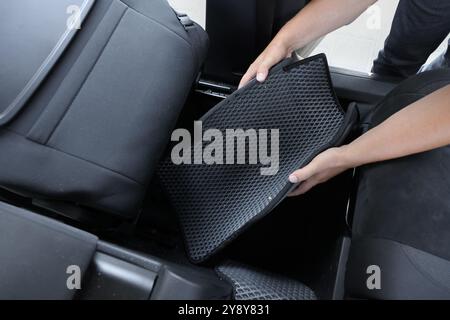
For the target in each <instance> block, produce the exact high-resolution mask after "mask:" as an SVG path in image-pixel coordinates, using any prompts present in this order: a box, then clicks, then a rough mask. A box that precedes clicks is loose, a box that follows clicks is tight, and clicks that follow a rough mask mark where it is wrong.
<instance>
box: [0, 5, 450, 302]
mask: <svg viewBox="0 0 450 320" xmlns="http://www.w3.org/2000/svg"><path fill="white" fill-rule="evenodd" d="M2 2H3V3H2V4H0V15H1V19H0V21H2V22H0V24H1V25H2V27H1V28H0V39H2V40H1V41H2V42H3V41H4V42H3V43H1V44H0V46H1V48H2V49H3V48H5V49H4V55H3V54H2V56H1V57H0V58H1V60H2V61H0V72H1V73H3V75H1V79H2V87H3V88H1V89H0V153H1V155H0V186H1V190H0V201H1V203H0V261H1V264H2V267H1V268H0V299H75V300H96V299H100V300H115V299H119V300H178V299H181V300H217V299H220V300H222V299H224V300H229V299H236V300H250V299H268V300H274V299H281V300H313V299H319V300H343V299H399V298H400V299H401V298H438V299H439V298H449V297H450V294H449V292H450V289H449V288H450V283H449V280H448V279H450V278H448V277H447V278H445V277H446V275H448V270H450V262H449V261H448V260H447V259H445V257H443V255H442V254H439V250H437V251H431V250H428V252H426V251H427V250H424V249H423V247H420V246H418V248H417V247H416V248H413V247H410V246H408V245H406V244H402V243H400V242H395V241H392V239H389V237H386V238H385V239H378V238H375V237H374V238H370V237H368V238H361V237H354V222H355V219H357V220H358V219H359V222H358V223H359V224H362V223H365V224H367V223H370V222H373V223H379V221H378V222H375V221H374V220H370V219H366V220H364V219H363V220H364V221H363V222H361V219H362V218H355V217H357V215H358V210H361V207H362V206H364V202H363V201H361V195H360V194H361V192H365V191H364V190H363V191H361V188H362V187H361V185H360V183H359V182H360V175H361V172H360V170H359V169H357V170H349V171H347V172H345V173H343V174H341V175H339V176H338V177H336V178H334V179H332V180H331V181H329V182H326V183H324V184H322V185H319V186H317V187H316V188H314V189H313V190H312V191H310V192H308V193H307V194H305V195H303V196H301V197H295V198H286V199H284V200H283V201H281V202H280V203H279V204H278V205H277V206H275V207H273V208H271V210H270V212H269V213H268V214H267V215H265V216H264V217H263V218H261V219H258V220H257V221H255V222H254V223H252V224H251V225H250V226H248V228H246V229H245V231H243V232H241V233H240V234H239V235H238V236H237V237H236V238H235V239H233V241H230V242H229V243H228V244H227V245H226V246H224V247H223V248H222V249H221V250H219V251H217V252H215V253H214V254H212V255H211V256H209V257H208V258H207V259H204V260H202V261H200V262H199V261H193V260H192V259H191V258H190V257H189V253H188V251H187V249H186V243H185V239H184V238H183V232H182V231H181V229H180V228H181V226H180V219H179V217H178V215H177V213H176V212H175V211H176V210H174V207H173V201H172V200H171V199H170V197H168V195H167V192H165V191H164V188H163V187H162V182H161V178H160V175H159V174H158V166H159V163H160V161H161V160H162V159H165V158H166V157H167V156H168V155H170V150H171V149H170V148H171V141H170V134H171V132H172V130H173V129H175V128H187V129H189V130H193V123H194V121H196V120H198V119H200V118H202V117H203V116H204V115H205V114H207V113H208V112H209V111H210V110H211V109H213V108H214V107H215V106H216V105H218V104H219V103H221V102H223V101H224V100H225V99H227V98H228V97H229V96H231V95H232V94H233V93H235V92H236V90H237V86H238V83H239V81H240V78H241V77H242V75H243V74H244V73H245V71H246V69H247V68H248V66H249V64H250V63H251V62H252V61H253V60H254V59H255V58H256V57H257V55H258V54H259V53H260V52H261V51H262V50H263V49H264V47H265V46H266V45H267V44H268V43H269V42H270V40H271V39H272V38H273V37H274V35H275V34H276V33H277V31H278V30H279V29H280V28H281V27H282V26H283V24H284V23H286V22H287V21H288V20H289V19H290V18H292V17H293V16H294V15H295V14H296V13H297V12H298V11H299V10H301V9H302V8H303V7H304V6H305V5H306V4H307V2H308V1H305V0H277V1H271V0H245V1H242V0H213V1H211V0H209V1H207V7H206V10H207V12H206V32H204V31H203V30H202V29H201V28H200V27H199V26H198V25H197V24H196V23H195V22H194V21H192V20H191V19H190V18H189V17H188V16H187V15H185V14H182V13H174V11H172V9H170V7H169V5H168V4H167V3H166V1H165V0H77V1H73V0H72V1H68V0H67V1H66V0H64V1H59V0H58V1H57V0H45V1H44V2H45V4H43V5H41V6H36V5H34V4H33V1H32V0H31V1H30V0H26V1H20V2H16V1H10V0H8V1H2ZM69 3H76V4H78V5H79V6H80V7H81V12H80V20H81V28H80V29H70V30H69V29H67V30H61V25H62V22H61V21H63V22H65V20H66V19H67V13H66V10H65V8H66V7H67V5H68V4H69ZM21 6H28V7H27V8H28V9H24V8H23V7H21ZM2 7H3V8H2ZM29 8H33V10H30V9H29ZM36 12H39V14H36ZM36 17H40V18H39V19H38V20H39V21H35V20H36V19H37V18H36ZM17 19H21V20H20V21H27V22H26V23H22V24H19V23H17ZM43 23H44V25H45V28H40V27H39V26H42V24H43ZM63 24H64V23H63ZM164 24H165V25H164ZM64 27H65V25H64ZM156 28H159V29H157V30H158V31H155V30H156ZM168 30H169V31H170V32H169V31H168ZM61 34H62V36H61ZM167 39H169V40H167ZM166 42H167V43H170V45H169V44H167V46H166V44H165V43H166ZM188 44H189V45H188ZM166 47H167V49H166ZM136 48H139V50H137V49H136ZM168 61H170V63H168ZM36 70H38V72H35V71H36ZM329 72H330V76H331V83H332V86H333V89H334V92H335V93H336V96H337V98H338V101H339V104H340V106H341V107H342V108H343V110H344V112H346V111H348V110H349V108H354V110H355V114H356V115H355V117H357V120H356V121H355V124H354V125H353V127H352V128H351V132H349V133H348V135H347V137H346V142H348V141H351V140H352V139H355V138H356V137H358V136H359V135H361V134H362V133H363V132H365V131H366V130H367V129H368V128H369V126H370V120H371V119H370V117H368V115H370V114H371V112H372V111H373V110H374V109H375V108H376V107H377V106H378V105H379V104H380V102H381V101H385V99H386V97H389V95H390V94H392V93H391V92H392V91H393V90H403V89H402V86H403V87H404V86H405V85H404V84H401V80H400V79H395V78H384V77H380V76H374V75H366V74H363V73H358V72H353V71H350V70H345V69H338V68H334V67H330V68H329ZM30 79H31V80H30ZM6 80H7V81H6ZM5 81H6V82H5ZM447 81H448V82H450V77H449V76H448V73H445V74H439V73H430V74H428V75H427V76H425V77H421V78H418V79H415V80H414V83H411V82H410V83H407V84H406V85H407V86H408V88H409V89H408V90H411V91H412V92H416V91H417V92H419V91H420V92H422V93H423V94H425V93H426V92H427V90H431V89H432V88H436V87H438V86H441V85H443V84H444V83H448V82H447ZM149 88H151V89H149ZM414 88H419V89H417V90H416V89H414ZM424 88H428V89H424ZM68 105H70V108H68V107H67V108H66V107H63V106H68ZM116 105H121V106H122V107H121V108H116V107H115V106H116ZM143 110H146V111H143ZM147 110H148V111H147ZM131 127H133V128H139V138H137V135H136V136H134V135H131V134H128V133H127V132H128V131H130V130H131V129H130V128H131ZM44 146H45V147H46V149H45V150H44ZM55 150H56V151H60V152H61V154H58V155H56V154H53V152H56V151H55ZM62 152H64V154H62ZM67 155H72V156H73V157H72V158H70V159H69V158H67ZM64 157H66V158H64ZM78 158H82V159H84V160H86V163H82V164H81V163H78V162H76V161H78V160H77V159H78ZM91 164H95V165H96V166H95V167H94V166H93V165H91ZM117 172H118V173H120V175H119V174H116V173H117ZM365 174H366V173H365ZM175 180H176V179H175ZM174 183H176V181H175V182H174ZM91 186H92V187H91ZM94 186H96V187H94ZM211 192H214V190H211ZM362 211H364V210H362ZM386 223H398V221H396V220H392V221H389V222H386ZM228 227H229V226H223V228H228ZM436 252H437V253H436ZM374 264H375V265H380V266H381V269H382V270H383V271H384V272H386V274H385V275H384V277H386V279H389V280H385V282H386V285H383V287H382V289H381V290H371V289H370V288H368V287H367V286H366V281H367V278H368V277H369V276H370V272H369V271H368V270H369V269H370V268H369V269H368V267H369V266H371V265H374ZM70 266H72V267H73V266H76V268H78V270H79V271H80V272H81V274H82V280H81V288H76V290H73V288H70V286H69V285H68V281H69V280H68V277H69V278H70V275H71V274H72V273H71V272H70V270H71V269H70ZM388 281H389V285H388V284H387V282H388ZM385 282H383V284H384V283H385Z"/></svg>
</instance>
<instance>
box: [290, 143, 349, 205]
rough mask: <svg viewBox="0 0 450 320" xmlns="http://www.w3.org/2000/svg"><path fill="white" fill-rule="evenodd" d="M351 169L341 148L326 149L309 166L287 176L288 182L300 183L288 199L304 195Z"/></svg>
mask: <svg viewBox="0 0 450 320" xmlns="http://www.w3.org/2000/svg"><path fill="white" fill-rule="evenodd" d="M351 167H352V166H351V165H350V164H348V161H347V160H346V159H345V156H344V149H343V148H342V147H341V148H331V149H328V150H326V151H324V152H322V153H321V154H319V155H318V156H317V157H315V158H314V159H313V160H312V161H311V163H310V164H308V165H307V166H305V167H303V168H302V169H299V170H297V171H295V172H294V173H292V174H291V175H290V176H289V181H290V182H292V183H301V184H300V185H299V187H298V188H297V189H295V190H294V191H292V192H291V193H290V194H289V197H294V196H298V195H301V194H304V193H306V192H308V191H309V190H311V189H312V188H313V187H315V186H316V185H318V184H320V183H323V182H325V181H328V180H329V179H331V178H333V177H335V176H337V175H338V174H340V173H342V172H344V171H346V170H347V169H350V168H351Z"/></svg>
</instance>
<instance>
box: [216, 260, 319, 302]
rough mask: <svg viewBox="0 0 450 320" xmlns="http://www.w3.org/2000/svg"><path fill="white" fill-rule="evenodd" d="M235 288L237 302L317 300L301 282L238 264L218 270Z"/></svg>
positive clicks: (232, 263) (226, 264) (229, 263)
mask: <svg viewBox="0 0 450 320" xmlns="http://www.w3.org/2000/svg"><path fill="white" fill-rule="evenodd" d="M216 271H217V273H218V274H219V276H220V277H221V278H223V279H224V280H226V281H228V282H230V283H231V284H232V286H233V288H234V299H235V300H316V299H317V298H316V295H315V294H314V292H313V291H312V290H311V289H310V288H308V287H307V286H305V285H304V284H302V283H301V282H299V281H296V280H293V279H289V278H285V277H282V276H280V275H276V274H273V273H270V272H266V271H261V270H257V269H254V268H251V267H248V266H246V265H243V264H240V263H236V262H226V263H224V264H223V265H221V266H219V267H217V268H216Z"/></svg>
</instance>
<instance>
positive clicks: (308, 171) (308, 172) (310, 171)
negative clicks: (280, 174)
mask: <svg viewBox="0 0 450 320" xmlns="http://www.w3.org/2000/svg"><path fill="white" fill-rule="evenodd" d="M314 174H315V170H314V168H313V166H312V165H311V164H309V165H307V166H306V167H304V168H302V169H299V170H297V171H294V172H293V173H292V174H291V175H290V176H289V182H291V183H294V184H297V183H300V182H302V181H305V180H308V179H309V178H311V177H312V176H313V175H314Z"/></svg>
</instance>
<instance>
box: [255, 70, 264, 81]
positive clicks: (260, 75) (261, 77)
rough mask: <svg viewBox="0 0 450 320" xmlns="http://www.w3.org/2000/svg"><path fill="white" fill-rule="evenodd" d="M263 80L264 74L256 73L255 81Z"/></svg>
mask: <svg viewBox="0 0 450 320" xmlns="http://www.w3.org/2000/svg"><path fill="white" fill-rule="evenodd" d="M264 79H265V77H264V73H261V72H260V73H258V74H257V75H256V80H258V81H259V82H263V81H264Z"/></svg>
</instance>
